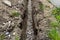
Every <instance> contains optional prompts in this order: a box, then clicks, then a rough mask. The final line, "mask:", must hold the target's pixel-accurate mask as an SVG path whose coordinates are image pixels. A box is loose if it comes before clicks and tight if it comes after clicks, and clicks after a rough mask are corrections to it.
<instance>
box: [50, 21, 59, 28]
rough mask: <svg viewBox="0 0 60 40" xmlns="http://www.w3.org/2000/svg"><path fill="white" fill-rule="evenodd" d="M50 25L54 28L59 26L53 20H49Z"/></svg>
mask: <svg viewBox="0 0 60 40" xmlns="http://www.w3.org/2000/svg"><path fill="white" fill-rule="evenodd" d="M50 26H51V27H55V28H56V27H59V23H58V22H56V21H53V22H50Z"/></svg>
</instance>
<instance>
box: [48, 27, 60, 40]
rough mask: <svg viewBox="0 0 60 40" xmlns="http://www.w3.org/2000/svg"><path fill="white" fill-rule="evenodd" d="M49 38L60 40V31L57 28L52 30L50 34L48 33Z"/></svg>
mask: <svg viewBox="0 0 60 40" xmlns="http://www.w3.org/2000/svg"><path fill="white" fill-rule="evenodd" d="M48 37H49V38H50V39H51V40H60V34H59V33H58V31H57V30H56V29H55V28H52V29H51V30H50V31H49V33H48Z"/></svg>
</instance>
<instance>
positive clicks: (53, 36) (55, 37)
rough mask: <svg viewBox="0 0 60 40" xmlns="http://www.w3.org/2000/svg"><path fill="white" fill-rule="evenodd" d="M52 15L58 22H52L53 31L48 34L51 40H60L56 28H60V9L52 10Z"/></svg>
mask: <svg viewBox="0 0 60 40" xmlns="http://www.w3.org/2000/svg"><path fill="white" fill-rule="evenodd" d="M52 15H54V17H55V18H56V20H57V22H50V26H51V27H52V29H51V30H50V31H49V33H48V37H49V38H51V40H60V34H59V32H58V30H57V29H56V28H59V25H60V8H54V9H53V10H52Z"/></svg>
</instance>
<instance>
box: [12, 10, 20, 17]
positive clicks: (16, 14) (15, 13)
mask: <svg viewBox="0 0 60 40" xmlns="http://www.w3.org/2000/svg"><path fill="white" fill-rule="evenodd" d="M11 15H12V16H14V17H18V16H19V15H20V14H19V12H17V11H16V10H13V11H12V13H11Z"/></svg>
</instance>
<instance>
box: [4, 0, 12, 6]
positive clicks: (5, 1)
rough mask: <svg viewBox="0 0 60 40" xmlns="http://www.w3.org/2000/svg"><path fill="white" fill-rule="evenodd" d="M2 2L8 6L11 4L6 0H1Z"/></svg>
mask: <svg viewBox="0 0 60 40" xmlns="http://www.w3.org/2000/svg"><path fill="white" fill-rule="evenodd" d="M3 3H5V4H6V5H8V6H11V2H10V1H8V0H3Z"/></svg>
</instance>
